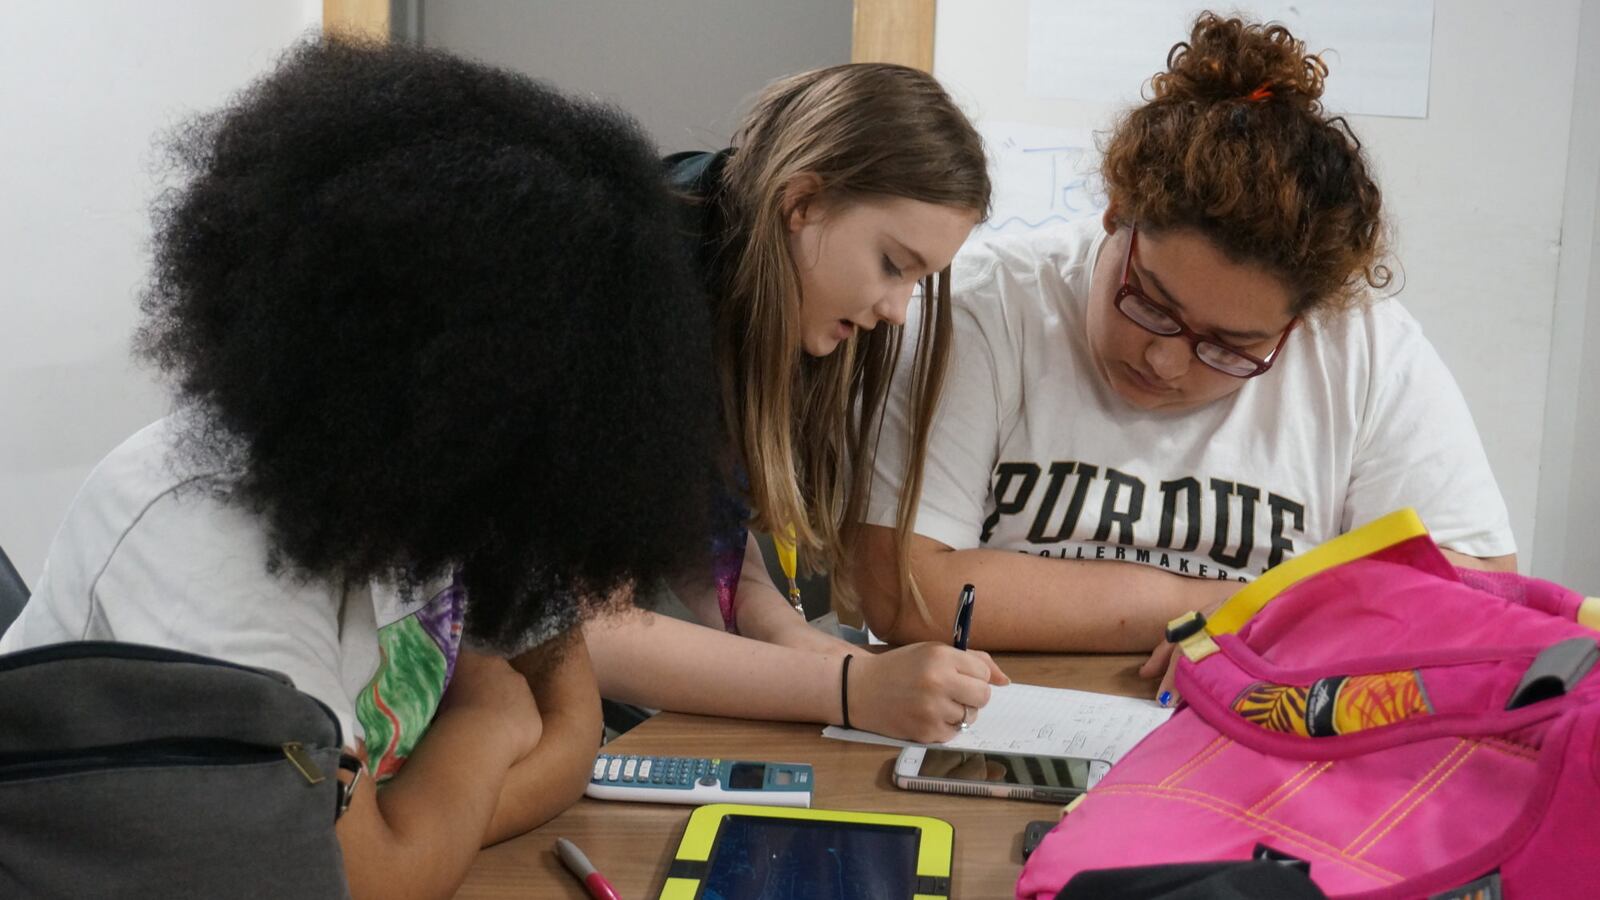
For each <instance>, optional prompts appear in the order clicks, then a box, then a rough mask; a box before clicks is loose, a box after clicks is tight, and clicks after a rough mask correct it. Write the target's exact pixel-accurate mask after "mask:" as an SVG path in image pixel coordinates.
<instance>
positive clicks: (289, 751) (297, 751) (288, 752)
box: [283, 741, 326, 784]
mask: <svg viewBox="0 0 1600 900" xmlns="http://www.w3.org/2000/svg"><path fill="white" fill-rule="evenodd" d="M283 755H284V757H286V758H287V759H288V760H289V762H290V764H291V765H293V766H294V767H295V768H296V769H299V770H300V774H301V775H304V776H305V779H306V781H307V782H309V783H311V784H321V783H322V782H323V780H324V779H325V778H326V776H325V775H323V774H322V767H321V766H319V765H317V761H316V760H314V759H312V758H311V754H309V753H307V752H306V748H305V747H303V746H301V745H300V742H299V741H290V742H289V743H287V744H284V745H283Z"/></svg>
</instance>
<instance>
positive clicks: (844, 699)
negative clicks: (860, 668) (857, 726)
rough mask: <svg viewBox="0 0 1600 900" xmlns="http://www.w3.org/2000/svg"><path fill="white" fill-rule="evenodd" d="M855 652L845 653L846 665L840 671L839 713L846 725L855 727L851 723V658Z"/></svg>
mask: <svg viewBox="0 0 1600 900" xmlns="http://www.w3.org/2000/svg"><path fill="white" fill-rule="evenodd" d="M854 656H855V655H854V654H851V653H846V654H845V655H844V666H843V668H841V669H840V671H839V714H840V717H841V718H843V719H844V727H846V728H853V727H854V726H852V725H851V724H850V660H851V659H853V658H854Z"/></svg>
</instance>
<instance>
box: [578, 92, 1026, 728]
mask: <svg viewBox="0 0 1600 900" xmlns="http://www.w3.org/2000/svg"><path fill="white" fill-rule="evenodd" d="M667 167H668V177H669V179H670V180H671V181H672V183H673V184H674V185H675V186H676V187H677V188H678V190H679V191H680V193H681V194H682V197H683V201H684V203H685V205H686V210H687V212H688V220H687V222H686V225H685V232H686V238H687V240H688V241H690V242H691V243H692V244H693V245H694V246H695V247H696V252H697V255H698V258H699V260H700V269H701V272H702V275H703V277H704V279H705V282H706V285H707V288H708V290H709V292H710V294H711V309H712V323H713V334H712V339H713V344H714V347H713V354H714V359H715V363H716V367H717V371H718V375H719V386H720V389H721V391H720V398H721V411H722V418H721V425H722V429H723V435H722V439H721V440H720V441H719V442H718V447H719V450H720V453H721V456H722V460H723V465H722V467H721V468H722V476H721V478H722V484H723V489H722V491H721V500H720V502H719V503H718V504H717V511H718V513H719V522H718V525H717V527H716V528H715V533H714V534H713V535H712V537H711V540H710V543H711V545H712V546H713V549H714V553H715V557H716V558H715V564H714V572H713V573H712V578H711V579H710V580H709V581H704V582H701V583H696V584H678V585H676V586H675V587H676V590H677V593H678V595H679V596H680V597H681V598H682V599H683V600H684V602H685V604H686V605H687V606H688V607H689V608H690V609H691V610H692V611H693V612H695V613H696V614H697V617H698V618H699V620H700V622H701V623H702V624H704V625H706V626H709V627H700V625H696V624H694V623H686V622H681V621H677V620H672V619H668V618H665V617H662V616H656V615H651V614H636V615H629V616H620V617H614V618H610V619H607V620H602V621H597V622H595V623H594V624H593V625H592V626H591V627H590V628H589V630H588V635H589V644H590V652H591V654H592V655H593V656H594V660H595V669H596V672H597V674H598V676H599V678H600V683H601V689H602V691H603V692H604V693H605V695H606V696H608V697H612V698H615V699H619V700H624V701H627V702H631V703H636V704H640V705H643V706H648V707H658V708H667V709H674V710H682V711H689V712H698V713H708V714H715V715H725V716H743V717H750V718H766V719H787V720H796V721H811V722H830V723H835V724H851V725H855V726H859V727H862V728H867V729H870V730H872V731H877V732H880V733H883V734H888V735H892V736H894V737H899V738H911V739H915V740H923V741H939V740H945V739H947V738H949V737H950V736H951V735H953V734H954V733H955V732H956V731H957V729H959V728H960V727H961V725H962V723H963V722H964V721H971V720H972V719H973V717H974V716H975V715H976V710H977V709H978V708H980V707H982V706H983V705H984V704H985V703H986V702H987V700H988V696H989V685H990V684H991V683H1003V682H1004V681H1005V676H1004V675H1003V674H1002V673H1001V672H1000V670H999V669H998V668H997V667H996V666H995V665H994V663H993V662H992V661H991V660H990V659H989V658H988V656H987V655H986V654H983V653H979V652H964V651H958V650H956V649H955V648H953V647H951V646H949V643H948V639H949V636H948V635H945V636H944V637H945V640H944V641H943V642H928V643H922V644H919V645H917V646H912V647H905V648H900V649H897V650H893V651H890V652H887V653H880V654H866V653H862V652H861V651H860V650H859V649H858V648H854V647H852V646H851V645H849V644H847V643H845V642H844V641H841V640H839V639H837V638H835V637H832V636H829V635H826V634H823V633H822V632H820V631H818V630H816V629H814V628H811V627H809V626H808V625H807V624H806V621H805V619H804V618H803V616H802V615H797V614H796V609H797V608H798V604H795V605H791V602H790V598H788V597H786V596H785V593H786V592H780V591H779V590H778V589H777V588H776V587H775V586H774V585H773V582H772V580H771V578H770V577H769V576H768V574H767V568H766V566H765V564H764V562H763V560H762V558H761V551H760V549H759V547H758V546H757V544H756V542H755V540H754V538H753V536H752V535H751V534H750V533H749V531H750V530H758V531H764V532H767V533H770V534H773V535H774V536H775V537H777V538H778V539H779V540H780V542H786V543H790V545H791V546H792V547H793V548H794V549H795V550H797V555H798V558H799V559H798V562H799V565H800V568H801V569H802V570H803V571H811V572H828V573H830V574H831V575H832V576H833V581H832V589H833V596H834V598H835V599H836V601H839V602H841V603H843V604H845V605H847V606H848V605H850V604H851V603H852V602H853V598H854V596H855V594H854V586H853V583H852V582H851V580H850V579H849V577H848V574H847V573H844V572H842V571H841V568H840V565H839V563H840V561H841V560H842V559H843V558H844V556H845V550H846V548H848V547H849V546H850V545H851V543H852V542H853V541H854V540H855V535H856V532H857V530H858V528H859V523H860V520H861V517H862V514H863V513H864V511H865V509H866V501H867V496H868V490H869V489H868V485H869V483H870V480H871V477H872V471H873V470H872V462H871V458H870V456H869V455H868V451H869V448H870V445H871V443H872V438H873V435H872V434H871V429H872V427H873V425H872V424H871V423H873V422H875V421H876V420H877V414H878V410H879V409H880V408H881V406H882V404H883V399H884V394H885V391H886V389H887V387H888V384H889V375H890V373H891V372H892V371H893V368H894V365H895V360H896V355H897V353H898V352H899V347H900V332H901V326H902V324H903V323H904V321H905V317H906V314H907V309H908V307H913V306H914V307H918V308H920V309H921V310H922V311H923V314H922V315H921V316H920V317H919V322H920V325H919V337H920V339H919V341H918V343H917V345H916V349H915V350H913V351H910V352H908V353H907V354H905V356H904V358H903V362H904V364H905V365H906V366H907V367H908V368H909V370H910V371H911V372H912V373H913V374H912V375H911V376H910V380H911V381H912V382H914V383H913V384H911V385H910V386H909V387H908V390H907V395H906V398H905V402H906V403H908V404H910V405H911V408H912V411H911V412H909V413H908V416H909V417H910V418H911V419H913V420H914V421H913V424H912V425H911V426H910V427H911V430H912V432H913V433H912V434H911V436H910V437H909V438H908V444H907V452H906V454H905V455H904V456H903V457H902V459H901V463H902V466H901V469H900V471H897V472H896V475H895V478H896V483H897V484H901V485H904V486H905V491H904V497H905V500H904V501H903V502H902V501H894V502H895V503H897V504H899V505H898V506H897V508H899V509H901V510H902V511H903V512H904V513H905V514H907V515H909V514H910V512H911V510H912V509H914V507H915V496H916V493H917V490H918V484H919V483H920V480H921V477H922V476H921V472H922V461H921V447H922V446H923V443H924V442H925V440H926V436H927V425H928V423H929V422H930V421H931V418H932V413H933V409H934V408H935V406H936V404H937V402H938V396H939V391H940V386H941V382H942V380H943V375H944V369H945V363H946V358H947V357H948V356H949V354H950V348H949V341H950V333H951V332H950V326H949V317H950V294H949V282H948V279H947V277H946V276H945V274H944V272H945V269H946V266H948V264H949V262H950V260H951V259H952V257H954V255H955V252H956V250H957V248H958V247H959V246H960V245H961V243H962V242H963V241H964V240H965V239H966V238H967V236H968V235H969V233H970V232H971V231H972V228H973V226H974V225H976V224H977V223H978V221H979V220H980V219H981V218H982V217H983V216H984V215H985V214H987V211H988V208H989V194H990V185H989V176H988V171H987V164H986V160H985V158H984V153H983V146H982V142H981V140H980V139H979V137H978V135H977V132H976V131H975V130H974V129H973V127H972V125H971V123H969V122H968V121H967V119H966V117H965V116H964V115H963V114H962V113H961V111H960V110H959V109H957V108H956V106H955V104H954V103H952V102H951V100H950V98H949V97H948V96H947V95H946V93H945V91H944V89H943V88H941V87H940V86H939V83H938V82H937V81H935V80H934V79H933V78H932V77H930V76H929V75H927V74H926V73H924V72H919V71H916V70H914V69H910V68H906V67H904V66H895V65H882V64H855V65H844V66H834V67H831V68H825V69H818V70H815V71H811V72H805V73H802V74H799V75H795V76H792V77H789V78H785V79H781V80H779V81H777V82H775V83H773V84H772V85H769V86H768V87H767V88H766V90H765V91H763V92H762V94H761V96H760V97H759V98H758V99H757V101H756V103H755V105H754V107H753V108H752V109H751V111H750V112H749V113H748V114H747V115H746V117H745V118H744V120H743V122H742V124H741V126H740V127H739V129H738V132H737V134H736V135H735V138H734V141H733V146H732V147H731V148H729V149H727V150H723V151H721V152H716V153H683V154H676V155H674V156H672V157H669V158H668V160H667ZM919 289H920V297H919V296H918V295H917V292H918V290H919ZM791 597H792V593H791Z"/></svg>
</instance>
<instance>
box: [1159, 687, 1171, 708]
mask: <svg viewBox="0 0 1600 900" xmlns="http://www.w3.org/2000/svg"><path fill="white" fill-rule="evenodd" d="M1156 702H1157V703H1159V704H1161V705H1162V706H1167V705H1170V704H1171V703H1172V692H1171V691H1162V692H1161V696H1159V697H1157V698H1156Z"/></svg>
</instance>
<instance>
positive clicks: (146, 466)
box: [0, 419, 465, 778]
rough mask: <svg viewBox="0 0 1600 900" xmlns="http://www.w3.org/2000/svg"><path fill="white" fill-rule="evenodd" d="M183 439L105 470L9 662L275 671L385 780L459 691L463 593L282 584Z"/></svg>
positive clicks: (87, 494) (149, 432) (153, 430)
mask: <svg viewBox="0 0 1600 900" xmlns="http://www.w3.org/2000/svg"><path fill="white" fill-rule="evenodd" d="M172 428H173V424H172V420H170V419H164V420H162V421H160V422H157V423H155V424H153V425H151V426H149V427H147V428H145V429H144V430H142V431H140V432H139V433H138V434H135V435H134V436H133V437H131V438H129V439H128V440H127V441H125V442H124V443H123V444H122V445H121V446H120V447H118V448H117V449H116V450H113V451H112V452H111V455H110V456H107V457H106V458H105V459H104V460H102V461H101V462H100V464H99V465H98V466H96V467H95V470H94V471H93V472H92V473H91V474H90V476H89V480H88V481H87V482H85V483H84V486H83V488H82V489H81V490H80V491H79V492H78V496H77V497H76V499H74V500H73V503H72V507H71V509H70V510H69V511H68V513H67V518H66V521H65V522H63V523H62V525H61V528H60V530H59V531H58V532H57V533H56V536H55V541H54V542H53V543H52V545H51V548H50V553H49V558H48V560H47V561H46V563H45V570H44V574H43V576H41V578H40V579H39V584H38V587H37V589H36V590H35V592H34V594H33V597H32V598H31V599H30V600H29V601H28V604H27V606H26V607H24V608H23V610H22V614H21V615H20V616H19V617H18V618H17V620H16V622H14V623H13V624H12V625H11V627H10V629H8V630H7V631H6V633H5V635H4V637H0V652H11V651H15V650H21V649H24V648H27V647H34V646H39V645H41V644H53V643H57V642H61V641H76V640H107V641H124V642H131V643H141V644H154V645H156V646H161V647H168V648H172V649H176V650H184V651H188V652H191V653H200V654H205V655H207V656H215V657H218V658H221V659H225V660H228V661H230V662H235V663H241V664H244V665H247V666H256V667H259V668H265V669H273V670H276V671H278V672H282V673H283V674H285V675H288V676H289V677H290V678H291V679H293V681H294V683H295V686H296V687H298V688H299V689H300V690H302V691H305V692H306V693H308V694H310V695H312V696H313V697H316V698H317V699H318V700H321V701H322V702H323V703H325V704H327V705H328V707H329V708H330V709H332V710H333V712H334V714H335V715H336V716H337V717H338V719H339V726H340V728H341V731H342V734H343V735H344V741H345V743H346V744H347V745H354V744H355V743H356V742H357V741H365V742H366V744H367V747H366V750H367V757H368V766H369V769H370V770H371V771H372V772H373V773H374V774H375V775H377V776H378V777H380V778H386V777H388V776H391V775H393V774H394V772H395V771H398V769H399V767H400V766H401V765H403V763H404V760H405V758H406V757H407V756H408V755H409V754H410V752H411V749H412V748H413V747H415V745H416V743H417V741H418V740H420V739H421V736H422V734H423V732H425V731H426V729H427V725H428V723H429V722H430V721H431V720H432V718H433V714H434V712H435V711H436V710H437V708H438V705H439V700H440V698H441V696H442V695H443V692H444V688H445V686H446V685H447V684H448V682H449V676H450V673H451V671H453V669H454V666H455V660H456V654H457V652H458V649H459V646H460V642H461V625H462V616H463V613H464V611H465V591H464V590H463V589H462V588H460V587H459V586H457V585H454V584H452V583H450V582H449V581H448V580H446V581H444V582H442V583H440V584H434V585H428V586H425V587H418V588H415V589H413V590H410V591H405V592H402V591H401V590H400V589H399V588H397V587H396V586H395V585H385V584H380V583H377V582H374V583H372V584H371V585H368V586H362V587H361V588H357V589H352V590H350V591H345V590H344V589H342V588H341V587H340V586H337V585H332V584H329V583H328V582H326V581H320V580H305V579H300V578H296V577H294V576H292V575H274V574H272V573H271V572H270V571H269V568H268V567H269V551H270V546H269V542H268V540H267V536H266V533H265V531H264V529H263V528H262V523H261V520H260V519H259V518H257V517H256V516H254V515H253V514H251V513H250V512H248V511H246V510H244V509H242V508H240V507H239V506H237V505H232V504H228V503H224V502H221V501H220V500H219V499H218V498H217V496H216V494H215V493H214V492H213V491H212V490H210V489H209V488H208V487H207V486H206V484H205V482H206V481H207V479H208V476H207V474H206V473H199V474H195V473H189V474H179V473H178V472H177V471H176V468H175V466H174V465H173V464H172V462H171V461H170V459H169V457H170V453H169V450H170V447H171V445H172ZM407 596H409V598H410V600H409V601H408V600H407Z"/></svg>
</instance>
